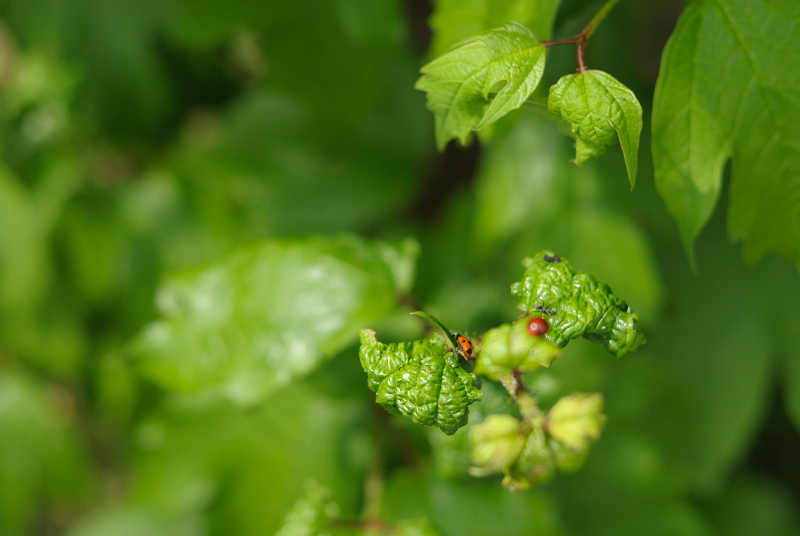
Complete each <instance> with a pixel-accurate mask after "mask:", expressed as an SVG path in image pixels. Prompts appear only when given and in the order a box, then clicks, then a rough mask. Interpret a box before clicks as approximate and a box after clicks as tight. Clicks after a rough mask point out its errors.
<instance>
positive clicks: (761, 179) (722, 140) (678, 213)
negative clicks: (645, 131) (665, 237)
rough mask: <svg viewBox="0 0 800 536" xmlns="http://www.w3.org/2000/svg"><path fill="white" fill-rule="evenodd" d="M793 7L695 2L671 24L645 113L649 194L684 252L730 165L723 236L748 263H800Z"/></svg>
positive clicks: (799, 9) (796, 19)
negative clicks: (653, 192)
mask: <svg viewBox="0 0 800 536" xmlns="http://www.w3.org/2000/svg"><path fill="white" fill-rule="evenodd" d="M798 28H800V4H798V3H797V2H796V1H794V0H774V1H769V2H763V1H758V2H753V1H749V0H703V1H700V2H695V3H693V4H691V5H690V6H689V7H688V8H687V9H686V11H685V12H684V13H683V15H682V16H681V19H680V21H679V23H678V26H677V28H675V31H674V33H673V35H672V37H671V38H670V41H669V43H668V45H667V47H666V49H665V51H664V57H663V60H662V62H661V72H660V74H659V79H658V84H657V86H656V93H655V101H654V103H653V160H654V164H655V178H656V186H657V187H658V191H659V193H660V194H661V197H662V198H663V199H664V202H665V203H666V204H667V208H668V209H669V211H670V213H671V214H672V216H673V217H674V218H675V220H676V221H677V223H678V227H679V228H680V232H681V238H682V239H683V243H684V247H685V248H686V250H687V251H688V252H689V255H690V258H691V259H692V260H693V259H694V252H693V248H694V242H695V238H696V237H697V234H698V233H699V232H700V230H701V229H702V228H703V227H704V226H705V224H706V222H707V221H708V219H709V217H710V216H711V213H712V211H713V210H714V207H715V206H716V204H717V201H718V199H719V193H720V190H721V188H722V174H723V169H724V167H725V163H726V162H727V161H728V160H729V159H731V158H732V159H733V166H732V174H731V185H730V204H729V207H728V232H729V236H730V238H731V239H732V240H737V239H741V240H742V241H743V242H744V251H743V254H744V256H745V258H746V259H749V260H751V261H753V260H756V259H759V258H761V257H762V256H763V255H764V254H765V253H766V252H768V251H773V252H776V253H778V254H779V255H782V256H784V257H788V258H790V259H793V260H794V261H795V262H796V263H798V262H800V187H798V185H800V143H798V140H800V98H798V89H797V88H798V87H800V70H798V69H797V68H796V67H795V66H794V64H793V59H794V58H797V57H800V41H798V39H797V32H798Z"/></svg>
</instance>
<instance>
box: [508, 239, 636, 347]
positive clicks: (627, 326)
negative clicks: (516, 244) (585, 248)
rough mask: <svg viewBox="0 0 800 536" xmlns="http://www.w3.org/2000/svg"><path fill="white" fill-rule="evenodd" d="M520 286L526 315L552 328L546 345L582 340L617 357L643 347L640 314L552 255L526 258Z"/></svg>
mask: <svg viewBox="0 0 800 536" xmlns="http://www.w3.org/2000/svg"><path fill="white" fill-rule="evenodd" d="M524 264H525V268H526V269H525V274H524V275H523V278H522V281H520V282H518V283H514V284H513V285H512V286H511V292H512V294H514V295H515V296H518V297H519V298H520V299H521V301H520V303H519V305H518V306H517V307H519V309H521V310H522V311H523V312H524V313H525V314H536V315H539V314H541V313H544V318H545V319H546V320H547V322H548V323H549V324H550V330H549V331H548V332H547V334H546V335H545V336H546V337H547V340H549V341H550V342H552V343H553V344H555V345H556V346H558V347H559V348H563V347H564V346H566V345H567V343H568V342H569V340H570V339H574V338H576V337H580V336H583V337H585V338H587V339H589V340H590V341H592V342H599V343H602V345H603V347H604V348H605V349H606V350H608V351H609V352H610V353H612V354H614V355H616V356H617V357H622V356H624V355H625V354H627V353H628V352H632V351H634V350H636V349H637V348H638V347H639V345H640V344H642V343H644V342H645V339H644V333H642V332H641V330H639V328H637V327H636V322H638V321H639V315H637V314H636V313H634V312H633V311H632V310H631V308H630V307H629V306H628V305H627V304H626V303H625V302H623V301H622V300H620V299H619V298H617V297H616V296H615V295H614V294H613V293H612V292H611V289H610V288H609V287H608V285H605V284H603V283H599V282H598V281H597V280H596V279H595V278H594V277H593V276H592V275H590V274H587V273H583V272H579V273H575V272H574V271H573V270H572V266H571V265H570V263H569V261H567V260H566V259H562V258H560V257H557V256H556V255H554V254H553V253H552V252H550V251H542V252H540V253H538V254H537V255H536V256H535V257H533V258H528V259H525V261H524Z"/></svg>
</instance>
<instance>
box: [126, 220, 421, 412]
mask: <svg viewBox="0 0 800 536" xmlns="http://www.w3.org/2000/svg"><path fill="white" fill-rule="evenodd" d="M415 257H416V243H414V242H405V243H402V244H398V245H390V244H386V243H382V242H369V241H365V240H361V239H358V238H356V237H354V236H348V235H346V236H340V237H331V238H307V239H304V240H274V241H268V242H263V243H260V244H256V245H253V246H251V247H247V248H243V249H241V250H239V251H237V252H235V253H234V254H232V255H230V256H229V257H226V258H224V259H222V260H220V261H217V262H216V263H214V264H212V265H210V266H207V267H205V268H203V269H201V270H198V271H195V272H193V273H187V274H183V275H181V276H178V277H175V278H173V279H172V280H171V281H170V282H169V283H168V285H167V286H166V287H165V288H163V289H162V290H161V291H160V292H159V296H158V302H159V305H160V307H161V309H162V311H163V313H164V318H163V319H161V320H158V321H156V322H154V323H152V324H150V325H149V326H148V327H147V328H145V330H144V332H143V333H141V334H140V336H139V337H138V338H137V339H136V340H135V341H134V344H133V346H132V348H131V349H130V350H131V352H132V354H133V355H134V357H135V358H136V359H137V361H138V363H139V364H140V366H141V367H142V369H143V370H144V372H145V374H146V375H148V376H149V377H150V378H152V379H154V380H155V381H157V382H158V383H160V384H161V385H162V386H164V387H166V388H167V389H171V390H176V391H183V392H195V391H202V392H204V393H206V394H210V393H218V394H223V395H224V396H227V397H229V398H231V399H233V400H236V401H238V402H240V403H252V402H256V401H258V400H260V399H261V398H262V397H264V396H266V395H267V394H268V393H270V392H271V391H273V390H275V389H277V388H279V387H281V386H283V385H286V384H287V383H288V382H290V381H291V380H292V379H293V378H298V377H302V376H304V375H306V374H308V373H309V372H311V371H312V370H314V369H315V368H316V367H317V366H318V365H319V364H320V363H322V362H323V361H324V360H325V359H327V358H329V357H332V356H333V355H335V354H336V353H337V352H339V351H341V350H342V349H343V348H344V347H345V346H347V345H348V344H351V343H352V342H353V340H352V339H353V335H354V333H355V330H356V329H357V328H358V327H359V326H362V325H364V323H366V322H371V321H374V320H377V319H379V318H381V317H383V316H385V315H387V314H389V313H391V312H392V311H393V310H394V309H395V308H396V307H397V302H396V298H395V295H396V292H398V291H404V290H407V285H409V284H410V283H411V277H410V273H411V271H410V269H409V266H412V265H413V262H414V259H415Z"/></svg>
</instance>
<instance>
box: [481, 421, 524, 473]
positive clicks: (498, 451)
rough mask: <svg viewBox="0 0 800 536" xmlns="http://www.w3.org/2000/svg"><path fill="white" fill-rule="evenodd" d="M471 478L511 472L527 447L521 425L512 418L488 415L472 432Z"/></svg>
mask: <svg viewBox="0 0 800 536" xmlns="http://www.w3.org/2000/svg"><path fill="white" fill-rule="evenodd" d="M469 442H470V460H471V461H472V467H470V469H469V474H471V475H472V476H487V475H491V474H495V473H499V472H500V471H502V472H508V469H509V467H511V465H512V464H513V463H514V462H515V461H516V460H517V458H519V455H520V452H522V447H524V446H525V435H524V434H523V432H522V423H521V422H520V421H519V419H517V418H516V417H514V416H512V415H489V416H488V417H486V418H485V419H484V420H483V421H481V422H480V423H477V424H474V425H472V426H471V427H470V430H469Z"/></svg>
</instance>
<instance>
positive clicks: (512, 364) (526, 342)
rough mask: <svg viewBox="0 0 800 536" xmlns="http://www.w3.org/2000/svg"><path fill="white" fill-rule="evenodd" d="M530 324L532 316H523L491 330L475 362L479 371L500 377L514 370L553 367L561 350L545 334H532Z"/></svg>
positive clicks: (481, 373)
mask: <svg viewBox="0 0 800 536" xmlns="http://www.w3.org/2000/svg"><path fill="white" fill-rule="evenodd" d="M527 326H528V319H525V318H522V319H520V320H517V321H516V322H514V323H513V324H503V325H502V326H498V327H496V328H494V329H490V330H489V331H487V332H486V334H484V336H483V340H482V342H481V345H480V352H478V357H477V361H476V362H475V374H479V375H482V376H487V377H488V378H490V379H492V380H495V381H499V380H500V379H501V378H502V377H503V376H505V375H506V374H508V373H509V372H511V371H512V370H518V371H521V372H529V371H532V370H536V369H537V368H539V367H545V368H550V364H551V363H552V361H553V359H555V358H556V357H558V355H559V354H560V353H561V350H559V348H558V347H557V346H555V345H553V344H552V343H551V342H550V341H548V340H547V339H545V338H544V337H537V336H534V335H532V334H531V333H530V332H529V331H528V328H527Z"/></svg>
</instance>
